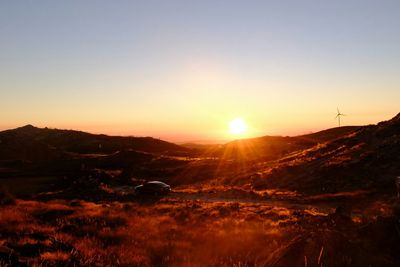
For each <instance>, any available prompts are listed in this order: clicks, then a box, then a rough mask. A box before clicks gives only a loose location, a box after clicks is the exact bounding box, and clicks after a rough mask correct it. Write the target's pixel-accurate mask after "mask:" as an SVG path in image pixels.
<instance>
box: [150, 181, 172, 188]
mask: <svg viewBox="0 0 400 267" xmlns="http://www.w3.org/2000/svg"><path fill="white" fill-rule="evenodd" d="M146 185H148V186H159V187H167V186H168V185H167V184H165V183H163V182H159V181H151V182H147V183H146Z"/></svg>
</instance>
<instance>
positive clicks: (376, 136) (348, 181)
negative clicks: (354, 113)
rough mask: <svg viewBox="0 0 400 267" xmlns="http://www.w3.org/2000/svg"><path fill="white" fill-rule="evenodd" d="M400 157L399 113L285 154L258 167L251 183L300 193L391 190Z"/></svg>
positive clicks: (397, 171)
mask: <svg viewBox="0 0 400 267" xmlns="http://www.w3.org/2000/svg"><path fill="white" fill-rule="evenodd" d="M399 162H400V114H398V115H397V116H395V117H394V118H393V119H391V120H389V121H385V122H381V123H379V124H377V125H369V126H365V127H360V128H359V129H357V130H355V131H354V132H351V133H349V134H347V135H344V136H342V137H340V138H337V139H334V140H331V141H328V142H326V143H323V144H319V145H315V146H313V147H312V148H309V149H306V150H303V151H297V152H295V153H292V154H290V155H287V156H285V157H283V158H281V159H279V160H277V161H276V162H275V163H274V165H271V166H270V167H268V168H265V169H263V170H260V171H259V172H258V175H255V176H254V177H256V179H254V181H253V185H254V187H255V188H257V189H266V188H281V189H288V190H295V191H298V192H300V193H303V194H319V193H335V192H343V191H352V190H360V189H365V190H373V191H390V190H392V191H393V190H394V179H395V177H396V176H399V175H400V165H399V164H398V163H399Z"/></svg>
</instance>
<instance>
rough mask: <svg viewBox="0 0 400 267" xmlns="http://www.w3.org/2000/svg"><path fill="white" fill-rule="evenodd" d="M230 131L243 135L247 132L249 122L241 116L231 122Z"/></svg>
mask: <svg viewBox="0 0 400 267" xmlns="http://www.w3.org/2000/svg"><path fill="white" fill-rule="evenodd" d="M229 132H230V133H231V134H234V135H243V134H245V133H246V132H247V124H246V122H245V121H244V120H243V119H241V118H236V119H234V120H231V122H229Z"/></svg>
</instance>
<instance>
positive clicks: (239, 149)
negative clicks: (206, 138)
mask: <svg viewBox="0 0 400 267" xmlns="http://www.w3.org/2000/svg"><path fill="white" fill-rule="evenodd" d="M357 129H359V127H358V126H347V127H338V128H332V129H328V130H324V131H320V132H317V133H313V134H308V135H300V136H294V137H289V136H263V137H257V138H249V139H241V140H235V141H232V142H229V143H227V144H225V145H224V146H223V147H222V148H221V151H222V152H221V153H223V154H224V156H225V157H234V158H243V157H244V158H247V159H249V160H273V159H278V158H280V157H282V156H284V155H287V154H289V153H292V152H294V151H300V150H304V149H308V148H311V147H313V146H315V145H317V144H319V143H325V142H327V141H329V140H334V139H337V138H340V137H343V136H345V135H347V134H349V133H350V132H353V131H355V130H357Z"/></svg>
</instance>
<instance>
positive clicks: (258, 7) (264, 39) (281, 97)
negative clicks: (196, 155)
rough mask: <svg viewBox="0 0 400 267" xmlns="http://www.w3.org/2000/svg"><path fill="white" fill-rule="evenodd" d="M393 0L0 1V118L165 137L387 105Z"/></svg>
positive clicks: (397, 77)
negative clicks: (232, 124)
mask: <svg viewBox="0 0 400 267" xmlns="http://www.w3.org/2000/svg"><path fill="white" fill-rule="evenodd" d="M399 14H400V1H398V0H392V1H389V0H375V1H370V0H358V1H356V0H335V1H321V0H314V1H308V0H303V1H299V0H292V1H287V0H279V1H278V0H276V1H266V0H264V1H261V0H260V1H247V0H246V1H244V0H241V1H236V0H226V1H222V0H198V1H194V0H193V1H188V0H181V1H176V0H159V1H152V0H150V1H149V0H146V1H133V0H132V1H101V0H92V1H90V0H85V1H82V0H76V1H73V0H68V1H54V0H48V1H44V0H39V1H33V0H30V1H29V0H26V1H22V0H21V1H14V0H13V1H1V2H0V93H1V94H0V96H1V97H0V129H7V128H14V127H17V126H21V125H24V124H28V123H30V124H33V125H36V126H40V127H45V126H48V127H56V128H68V129H80V130H85V131H90V132H96V133H100V132H101V133H108V134H122V135H146V136H154V137H159V138H162V139H166V140H171V141H177V142H178V141H187V140H219V139H229V138H233V137H232V136H229V133H228V123H229V121H230V120H232V119H234V118H235V117H242V118H243V119H244V120H245V121H246V122H247V124H248V126H249V133H248V136H258V135H267V134H268V135H274V134H282V135H294V134H302V133H308V132H311V131H316V130H320V129H324V128H330V127H335V126H336V125H337V122H336V121H335V120H334V117H335V115H336V107H337V106H338V107H339V108H340V109H341V111H342V112H343V113H345V114H347V116H346V117H344V118H343V125H361V124H369V123H377V122H378V121H381V120H387V119H390V118H391V117H392V116H394V115H395V114H396V113H398V112H400V15H399Z"/></svg>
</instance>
